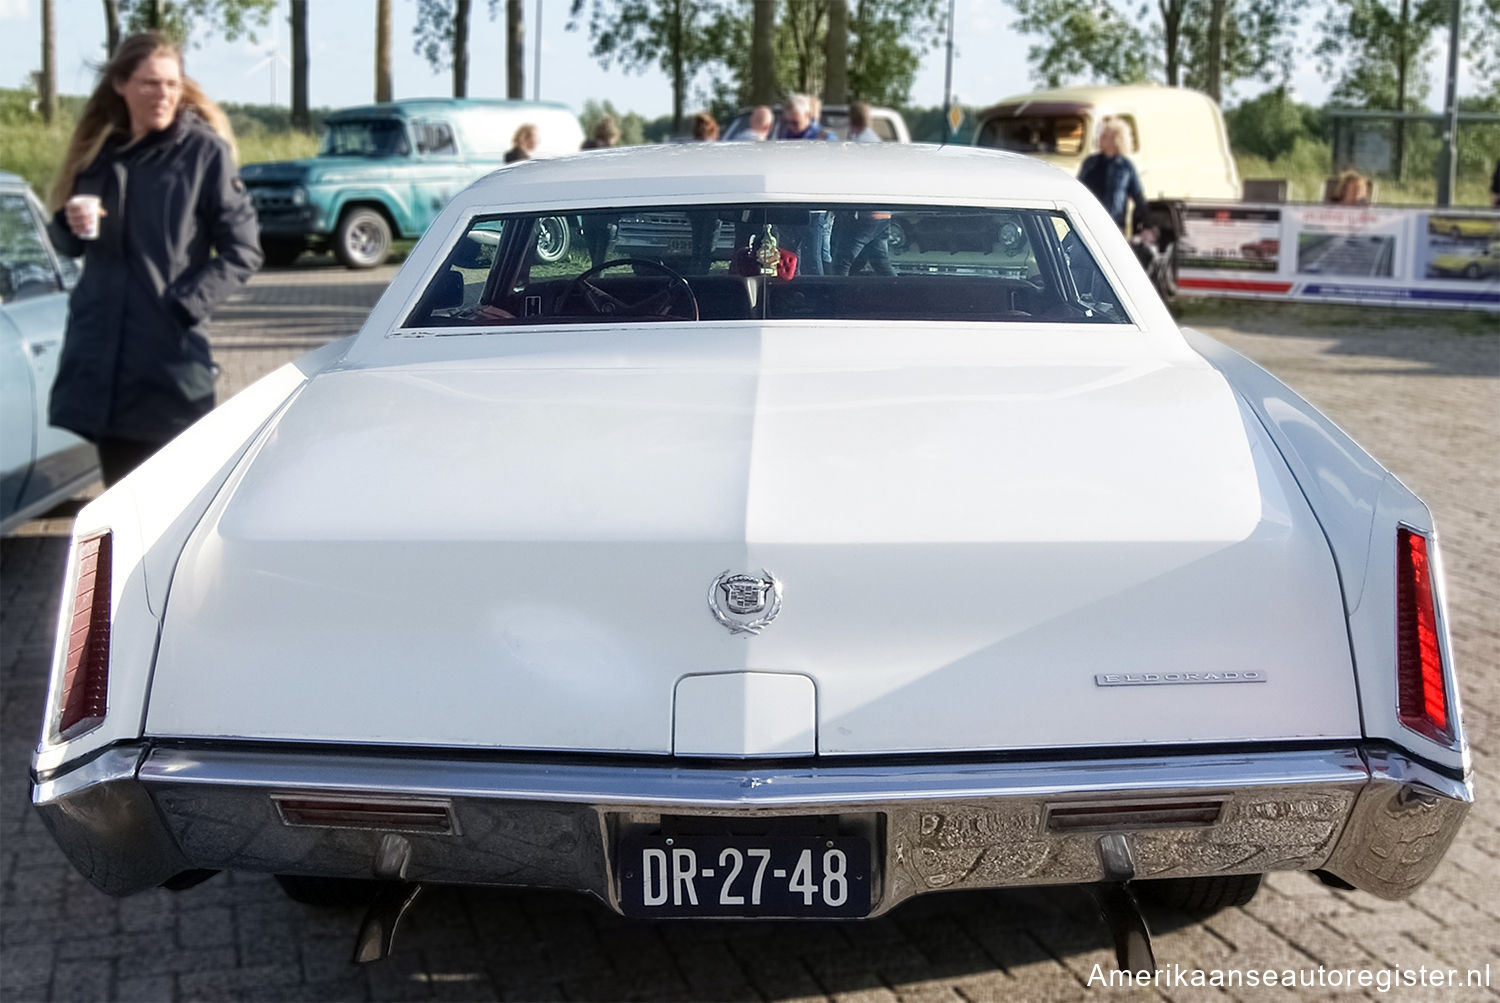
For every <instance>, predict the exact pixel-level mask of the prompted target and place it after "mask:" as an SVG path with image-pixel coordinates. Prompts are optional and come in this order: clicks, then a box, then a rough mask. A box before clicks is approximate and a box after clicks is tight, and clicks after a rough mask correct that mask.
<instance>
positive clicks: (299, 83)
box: [292, 0, 312, 132]
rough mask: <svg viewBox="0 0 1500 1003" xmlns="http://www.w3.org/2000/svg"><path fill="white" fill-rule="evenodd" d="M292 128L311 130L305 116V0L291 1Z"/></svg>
mask: <svg viewBox="0 0 1500 1003" xmlns="http://www.w3.org/2000/svg"><path fill="white" fill-rule="evenodd" d="M292 128H294V129H301V130H302V131H303V132H307V131H310V130H311V129H312V119H311V118H310V117H309V116H308V114H307V0H292Z"/></svg>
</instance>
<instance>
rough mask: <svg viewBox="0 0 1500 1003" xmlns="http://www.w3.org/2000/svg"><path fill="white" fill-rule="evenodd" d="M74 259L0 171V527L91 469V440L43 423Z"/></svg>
mask: <svg viewBox="0 0 1500 1003" xmlns="http://www.w3.org/2000/svg"><path fill="white" fill-rule="evenodd" d="M76 275H77V266H76V265H75V264H74V263H73V261H72V260H71V259H69V258H63V257H60V256H59V255H58V254H57V253H56V251H54V249H53V247H52V242H51V241H50V240H48V239H47V229H46V213H45V212H44V211H43V209H42V206H41V204H40V203H39V202H38V201H37V200H36V197H35V196H34V195H32V193H31V189H30V188H29V187H28V186H27V184H26V182H25V181H23V180H22V179H21V178H19V177H17V176H16V175H14V174H10V173H7V172H4V171H0V533H9V532H10V531H11V530H13V529H15V528H16V527H17V526H19V525H20V524H21V523H23V522H25V521H26V520H27V519H30V518H31V517H32V516H35V515H37V514H39V513H41V512H45V511H47V510H48V509H50V508H52V507H53V506H55V505H56V504H57V503H58V502H61V501H65V500H67V499H68V498H71V497H73V496H74V495H75V494H77V493H78V492H80V491H82V490H83V489H84V488H86V487H88V486H89V485H90V484H92V483H93V482H94V481H95V480H97V479H98V476H99V455H98V453H97V452H96V451H95V449H94V447H93V446H92V445H91V444H90V443H88V442H86V441H84V440H83V439H80V438H79V437H78V436H76V435H74V434H73V433H72V432H67V431H64V430H63V429H60V428H53V427H52V426H51V425H49V424H48V423H47V400H48V397H49V395H50V394H51V392H52V380H53V378H54V377H56V375H57V360H58V358H59V357H60V356H61V354H62V341H63V329H64V327H65V326H66V324H67V320H68V290H69V289H71V288H72V285H73V280H74V278H75V277H76Z"/></svg>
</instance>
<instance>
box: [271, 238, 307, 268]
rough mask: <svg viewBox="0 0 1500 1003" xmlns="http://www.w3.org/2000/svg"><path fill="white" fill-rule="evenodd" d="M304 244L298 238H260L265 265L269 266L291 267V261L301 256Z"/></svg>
mask: <svg viewBox="0 0 1500 1003" xmlns="http://www.w3.org/2000/svg"><path fill="white" fill-rule="evenodd" d="M305 246H306V245H304V244H303V242H302V241H300V240H287V239H278V238H275V237H262V238H260V250H261V253H262V254H264V255H265V256H266V265H267V266H268V267H270V268H290V267H292V263H293V262H295V261H296V260H297V259H298V258H299V257H301V256H302V251H303V250H304V249H305Z"/></svg>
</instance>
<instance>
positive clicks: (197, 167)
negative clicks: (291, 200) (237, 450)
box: [50, 33, 261, 487]
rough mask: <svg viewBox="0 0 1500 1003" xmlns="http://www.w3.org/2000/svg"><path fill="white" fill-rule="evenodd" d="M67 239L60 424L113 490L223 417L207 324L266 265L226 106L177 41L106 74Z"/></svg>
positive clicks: (90, 106) (65, 209)
mask: <svg viewBox="0 0 1500 1003" xmlns="http://www.w3.org/2000/svg"><path fill="white" fill-rule="evenodd" d="M51 208H52V210H53V213H54V215H53V218H52V225H51V229H52V235H53V240H54V242H55V243H56V244H57V246H58V247H59V249H61V250H62V251H63V252H64V253H67V254H70V255H72V256H75V257H76V256H78V255H82V256H83V259H84V269H83V275H82V278H81V279H80V280H79V283H78V285H77V286H76V287H75V288H74V290H73V294H72V297H71V299H70V300H69V305H68V325H67V333H66V337H65V338H64V341H63V348H62V358H61V359H60V360H59V363H58V368H57V379H56V381H55V382H54V383H53V385H52V398H51V403H50V420H51V422H52V424H53V425H57V426H60V427H62V428H66V429H70V430H71V431H73V432H76V433H78V434H79V435H81V436H83V437H84V438H86V439H89V440H91V441H92V442H94V444H95V445H96V446H97V447H98V449H99V459H100V465H101V467H102V469H103V473H104V483H105V486H106V487H107V486H109V485H111V484H114V483H115V482H116V481H118V480H120V478H122V477H124V476H125V475H126V474H128V473H129V472H130V471H131V470H133V469H134V468H135V467H136V466H138V465H139V464H140V463H142V462H144V461H145V460H146V459H147V458H148V457H150V456H151V454H153V453H155V452H156V451H157V450H158V449H160V448H161V447H162V446H164V445H166V443H167V442H169V441H171V440H172V439H173V438H175V437H176V435H177V434H178V433H179V432H181V431H182V430H183V429H185V428H187V427H188V426H189V425H191V424H192V423H193V422H195V421H197V420H198V419H199V418H201V417H202V416H203V415H205V414H207V413H208V412H209V411H211V410H212V409H213V406H214V378H215V375H216V373H217V367H216V366H215V365H214V362H213V358H212V356H211V355H210V353H209V348H208V339H207V338H205V337H204V333H203V332H204V330H205V329H206V327H207V324H208V319H209V315H210V314H211V313H212V312H213V310H214V308H215V307H217V306H218V305H219V304H220V303H222V302H224V300H225V299H227V298H228V297H229V296H230V294H231V293H233V292H235V291H236V290H238V289H239V288H240V287H241V286H243V285H244V284H245V282H246V281H247V280H249V278H250V276H251V275H252V274H253V273H254V272H255V270H256V269H257V268H259V267H260V263H261V252H260V245H259V229H258V227H257V225H256V218H255V210H254V209H253V208H252V207H251V205H250V199H249V197H248V196H247V195H246V194H245V186H244V185H243V184H242V183H241V182H240V179H239V173H238V170H237V168H236V166H235V147H234V134H233V131H232V130H231V128H230V126H229V120H228V118H226V117H225V115H224V113H223V112H222V111H221V110H220V109H219V107H218V106H217V105H216V104H214V103H213V102H212V101H210V100H209V99H208V97H207V96H205V95H204V93H203V91H202V90H201V89H199V87H198V85H197V84H196V83H194V82H193V81H192V80H191V79H190V78H188V77H186V76H184V75H183V73H182V55H181V53H180V51H179V50H178V49H177V48H176V46H174V45H173V44H172V43H171V42H170V41H168V40H167V39H166V38H165V37H163V36H161V35H158V34H155V33H149V34H144V35H133V36H131V37H130V38H127V39H126V40H125V41H123V42H122V43H120V47H119V48H118V49H117V50H116V51H115V56H114V58H113V59H111V60H110V62H109V64H108V65H107V66H105V67H104V69H103V71H102V72H101V74H100V80H99V84H98V86H97V87H95V88H94V93H93V94H92V95H91V96H90V97H89V100H88V103H87V104H86V105H85V106H84V109H83V114H82V116H81V117H80V118H79V121H78V127H77V128H76V129H75V130H74V132H73V137H72V139H71V140H70V142H69V143H68V150H67V154H66V157H65V159H64V160H63V166H62V172H61V173H60V174H59V176H58V179H57V184H56V185H55V186H54V187H53V190H52V198H51Z"/></svg>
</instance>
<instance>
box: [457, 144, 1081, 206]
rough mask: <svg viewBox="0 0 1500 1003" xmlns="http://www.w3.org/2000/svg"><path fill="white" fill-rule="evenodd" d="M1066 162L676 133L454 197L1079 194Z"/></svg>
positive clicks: (983, 200) (532, 200)
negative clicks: (668, 139)
mask: <svg viewBox="0 0 1500 1003" xmlns="http://www.w3.org/2000/svg"><path fill="white" fill-rule="evenodd" d="M1080 197H1087V194H1086V192H1085V191H1084V189H1083V188H1081V187H1079V186H1078V184H1077V183H1076V182H1075V181H1074V180H1073V179H1072V178H1071V177H1069V176H1068V175H1067V174H1066V173H1064V172H1063V171H1060V170H1058V169H1057V168H1055V167H1051V166H1049V165H1047V164H1044V163H1042V162H1041V161H1039V160H1033V159H1030V158H1028V157H1022V156H1018V155H1015V154H1010V153H1002V152H1000V151H998V150H989V149H976V148H973V147H968V146H930V145H926V144H918V143H882V144H878V145H877V144H873V143H831V142H813V141H809V142H796V141H790V142H789V141H772V142H763V143H754V142H721V143H677V144H669V145H662V146H637V147H621V148H616V149H610V150H591V151H588V152H585V153H579V154H575V155H572V156H567V157H556V158H551V159H536V160H527V161H522V162H520V163H516V164H512V165H510V166H508V167H503V168H501V169H500V170H498V171H496V172H494V173H493V174H490V175H488V176H487V177H484V178H481V179H480V180H479V181H476V182H475V183H474V184H473V185H472V186H470V187H469V188H468V190H467V191H465V192H464V193H463V194H462V195H461V196H460V197H459V199H458V201H460V202H462V203H463V205H464V207H465V208H466V209H468V210H470V211H473V210H475V209H481V211H482V207H483V206H485V205H486V204H488V205H492V206H495V207H501V206H503V207H505V208H506V209H512V208H517V209H518V208H521V207H523V206H544V205H549V204H550V205H562V204H567V205H570V206H572V207H575V208H587V207H588V206H590V205H631V204H635V205H642V204H649V203H651V202H674V201H677V200H678V199H690V200H692V201H725V202H738V201H760V200H765V199H773V198H785V199H792V200H809V201H820V200H821V201H843V202H859V201H863V200H866V199H870V200H880V201H887V202H890V201H895V202H905V203H923V202H936V203H944V202H959V203H965V204H975V205H985V204H1004V205H1021V204H1025V203H1033V204H1035V203H1048V204H1050V203H1053V202H1057V201H1061V202H1072V203H1076V202H1077V201H1078V200H1079V198H1080Z"/></svg>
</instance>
